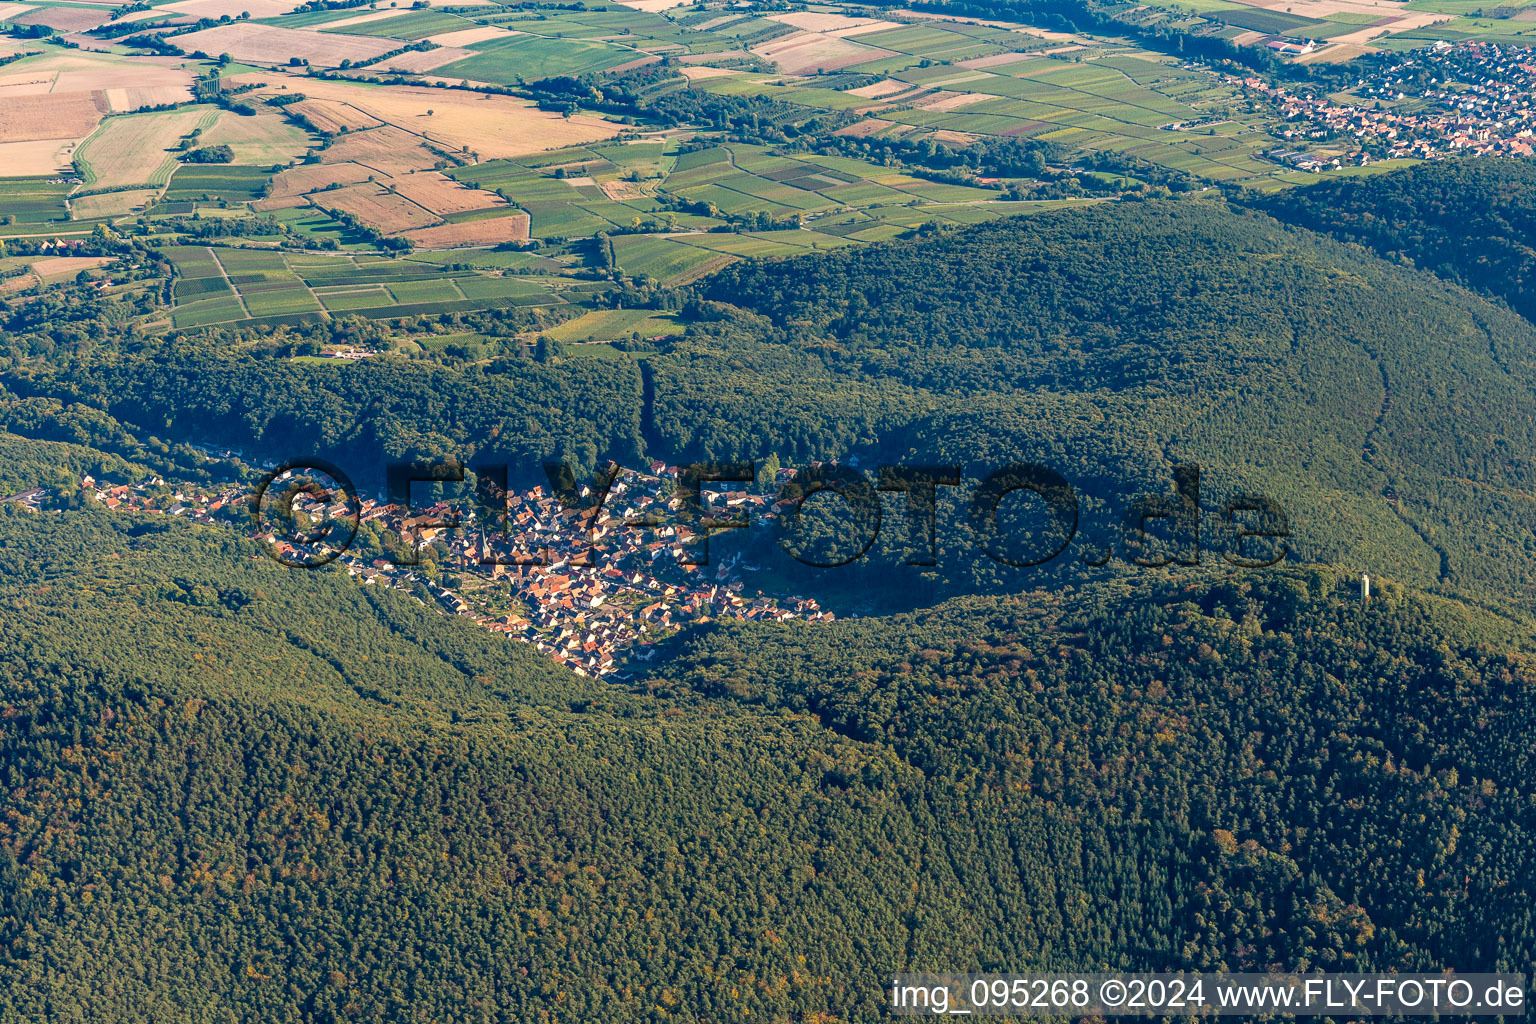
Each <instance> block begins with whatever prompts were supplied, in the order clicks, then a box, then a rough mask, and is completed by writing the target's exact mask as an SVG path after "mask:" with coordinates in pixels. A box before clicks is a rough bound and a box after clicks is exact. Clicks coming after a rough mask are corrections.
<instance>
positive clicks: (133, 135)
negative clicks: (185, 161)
mask: <svg viewBox="0 0 1536 1024" xmlns="http://www.w3.org/2000/svg"><path fill="white" fill-rule="evenodd" d="M217 113H218V111H217V108H213V107H183V108H182V109H180V110H164V111H156V112H155V113H151V114H124V115H121V116H118V117H110V118H107V120H105V121H103V122H102V124H101V127H100V128H98V129H96V131H95V133H93V134H92V135H91V137H90V138H88V139H86V140H85V141H84V142H82V143H80V148H79V149H77V150H75V162H76V163H77V164H79V165H80V167H81V169H82V170H83V171H84V172H85V180H86V183H87V186H88V187H90V188H112V187H115V186H118V185H164V184H165V183H166V182H168V181H170V180H171V174H172V173H174V172H175V170H176V167H177V159H176V152H175V150H176V144H177V143H178V142H179V141H180V140H181V137H182V136H184V135H186V134H188V133H190V132H191V131H192V129H194V128H202V127H207V126H208V125H211V124H212V123H213V119H214V116H215V115H216V114H217Z"/></svg>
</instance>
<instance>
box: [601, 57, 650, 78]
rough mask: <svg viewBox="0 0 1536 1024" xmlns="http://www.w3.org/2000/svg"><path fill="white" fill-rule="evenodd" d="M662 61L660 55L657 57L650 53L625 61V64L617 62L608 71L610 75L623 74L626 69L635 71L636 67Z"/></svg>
mask: <svg viewBox="0 0 1536 1024" xmlns="http://www.w3.org/2000/svg"><path fill="white" fill-rule="evenodd" d="M660 62H661V58H660V57H657V56H655V55H654V54H650V55H647V56H644V57H636V58H635V59H634V60H629V61H625V62H624V63H623V64H615V65H614V66H613V67H611V68H609V69H608V71H607V73H608V74H610V75H622V74H623V73H624V72H626V71H634V70H635V69H636V68H643V67H648V66H649V65H651V64H658V63H660Z"/></svg>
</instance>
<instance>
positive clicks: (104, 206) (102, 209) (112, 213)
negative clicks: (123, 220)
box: [69, 188, 160, 220]
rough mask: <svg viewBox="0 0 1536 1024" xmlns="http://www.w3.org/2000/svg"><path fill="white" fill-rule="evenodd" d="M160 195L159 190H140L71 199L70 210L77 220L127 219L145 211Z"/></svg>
mask: <svg viewBox="0 0 1536 1024" xmlns="http://www.w3.org/2000/svg"><path fill="white" fill-rule="evenodd" d="M158 195H160V189H158V188H140V189H133V190H131V191H128V192H104V193H102V194H101V195H96V196H82V197H81V198H79V199H71V200H70V201H69V208H70V211H71V214H72V216H73V217H74V219H75V220H89V219H90V218H92V217H126V216H127V215H129V214H130V213H138V212H139V211H140V210H142V209H144V206H145V204H147V203H148V202H149V201H150V200H151V199H154V198H155V197H156V196H158Z"/></svg>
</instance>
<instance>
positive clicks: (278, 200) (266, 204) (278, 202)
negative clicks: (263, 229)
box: [251, 196, 309, 213]
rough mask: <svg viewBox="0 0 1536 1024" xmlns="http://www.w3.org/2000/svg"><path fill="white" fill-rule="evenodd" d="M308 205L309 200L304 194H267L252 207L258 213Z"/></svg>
mask: <svg viewBox="0 0 1536 1024" xmlns="http://www.w3.org/2000/svg"><path fill="white" fill-rule="evenodd" d="M308 205H309V200H308V199H305V198H304V197H303V196H267V197H266V198H265V199H258V200H256V201H255V202H254V203H252V204H251V209H253V210H255V211H256V212H257V213H270V212H271V211H273V210H292V209H295V208H297V207H300V206H308Z"/></svg>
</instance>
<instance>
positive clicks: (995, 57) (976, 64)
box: [955, 53, 1035, 68]
mask: <svg viewBox="0 0 1536 1024" xmlns="http://www.w3.org/2000/svg"><path fill="white" fill-rule="evenodd" d="M1034 59H1035V57H1034V55H1033V54H1028V53H994V54H992V56H990V57H972V58H971V59H970V60H962V61H957V62H956V64H955V66H956V67H962V68H997V67H1002V66H1003V65H1004V64H1017V63H1019V62H1020V61H1026V60H1034Z"/></svg>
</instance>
